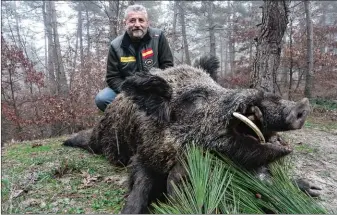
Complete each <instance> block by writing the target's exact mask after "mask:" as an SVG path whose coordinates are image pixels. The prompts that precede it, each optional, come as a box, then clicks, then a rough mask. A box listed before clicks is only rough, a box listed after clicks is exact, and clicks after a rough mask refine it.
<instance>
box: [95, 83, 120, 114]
mask: <svg viewBox="0 0 337 215" xmlns="http://www.w3.org/2000/svg"><path fill="white" fill-rule="evenodd" d="M115 97H116V93H115V92H114V91H113V90H112V89H111V88H109V87H107V88H104V89H103V90H101V91H99V92H98V94H97V95H96V97H95V103H96V105H97V107H98V108H99V109H100V110H101V111H103V112H104V111H105V108H106V107H107V106H108V104H110V103H111V102H112V101H113V100H114V99H115Z"/></svg>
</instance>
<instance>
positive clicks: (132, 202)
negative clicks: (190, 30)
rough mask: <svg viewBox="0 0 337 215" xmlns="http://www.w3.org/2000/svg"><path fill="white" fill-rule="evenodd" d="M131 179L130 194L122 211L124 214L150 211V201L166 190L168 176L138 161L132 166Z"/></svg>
mask: <svg viewBox="0 0 337 215" xmlns="http://www.w3.org/2000/svg"><path fill="white" fill-rule="evenodd" d="M129 180H130V182H129V195H128V197H127V199H126V203H125V205H124V207H123V210H122V212H121V213H123V214H141V213H149V209H148V207H149V205H150V203H152V202H153V201H154V200H156V199H158V198H161V197H163V193H165V192H166V177H165V176H163V175H160V174H158V173H155V172H153V171H150V170H149V169H147V168H144V167H143V166H142V165H141V164H138V163H137V164H135V165H133V166H132V172H131V176H130V178H129Z"/></svg>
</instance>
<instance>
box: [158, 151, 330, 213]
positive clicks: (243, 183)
mask: <svg viewBox="0 0 337 215" xmlns="http://www.w3.org/2000/svg"><path fill="white" fill-rule="evenodd" d="M182 164H183V166H184V167H185V169H186V170H187V173H188V178H189V182H186V181H184V182H183V183H182V184H181V185H179V187H178V186H176V185H173V187H174V191H175V196H174V198H173V197H168V201H167V202H166V203H157V204H154V205H153V208H154V211H153V212H155V213H165V214H178V213H179V214H206V213H207V214H208V213H213V214H217V213H221V214H238V213H240V214H258V213H282V214H325V213H328V211H327V210H326V209H325V208H324V207H323V206H321V205H320V204H319V203H318V202H317V201H316V200H315V199H313V198H312V197H309V196H307V195H306V194H304V193H303V192H302V191H300V190H299V189H298V187H297V186H296V185H294V184H293V182H292V180H291V179H290V177H289V176H288V175H289V169H290V167H291V163H290V162H289V161H286V160H283V161H279V162H276V163H274V164H273V165H272V166H271V167H270V168H271V173H272V175H273V177H272V179H271V181H261V180H259V179H258V178H256V177H255V176H254V175H252V174H251V173H249V172H247V171H245V170H243V169H241V168H239V167H237V166H236V165H235V164H233V163H232V162H231V161H230V160H229V159H227V158H225V157H221V158H219V156H214V155H212V154H211V153H209V152H207V151H206V152H204V151H202V150H201V149H199V148H197V147H195V146H191V147H189V148H187V150H186V160H185V161H182Z"/></svg>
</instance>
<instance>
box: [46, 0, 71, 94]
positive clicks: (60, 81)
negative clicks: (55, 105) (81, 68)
mask: <svg viewBox="0 0 337 215" xmlns="http://www.w3.org/2000/svg"><path fill="white" fill-rule="evenodd" d="M49 3H50V6H51V12H52V13H51V19H52V28H53V32H54V35H53V36H54V43H55V52H54V53H55V56H54V57H55V59H56V62H55V63H56V66H55V67H56V80H57V85H56V86H57V92H58V94H59V95H67V94H68V93H69V90H68V84H67V79H66V74H65V70H64V66H63V62H62V54H61V46H60V40H59V34H58V30H57V18H56V10H55V2H52V1H51V2H49Z"/></svg>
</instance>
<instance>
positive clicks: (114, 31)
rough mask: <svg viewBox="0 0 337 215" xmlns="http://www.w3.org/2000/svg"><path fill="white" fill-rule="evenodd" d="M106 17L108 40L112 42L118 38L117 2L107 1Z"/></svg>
mask: <svg viewBox="0 0 337 215" xmlns="http://www.w3.org/2000/svg"><path fill="white" fill-rule="evenodd" d="M130 5H131V4H130ZM108 16H109V35H110V40H113V39H115V38H116V37H117V36H118V17H119V0H117V1H109V12H108Z"/></svg>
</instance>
